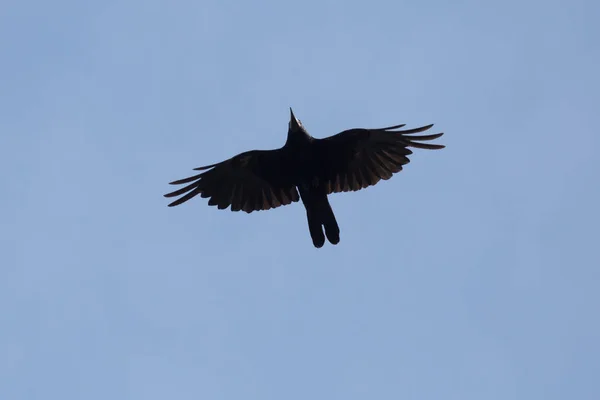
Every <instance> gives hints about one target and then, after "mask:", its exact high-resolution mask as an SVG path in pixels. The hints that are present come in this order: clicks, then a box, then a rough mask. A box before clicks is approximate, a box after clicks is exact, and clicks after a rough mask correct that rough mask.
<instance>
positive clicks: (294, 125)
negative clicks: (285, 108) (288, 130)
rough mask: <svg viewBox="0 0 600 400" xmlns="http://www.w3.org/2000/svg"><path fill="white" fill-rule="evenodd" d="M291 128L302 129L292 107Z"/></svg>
mask: <svg viewBox="0 0 600 400" xmlns="http://www.w3.org/2000/svg"><path fill="white" fill-rule="evenodd" d="M290 126H293V127H295V128H298V127H300V122H299V121H298V120H297V119H296V116H295V115H294V112H293V111H292V107H290Z"/></svg>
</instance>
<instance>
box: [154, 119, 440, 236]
mask: <svg viewBox="0 0 600 400" xmlns="http://www.w3.org/2000/svg"><path fill="white" fill-rule="evenodd" d="M404 126H406V124H400V125H394V126H388V127H386V128H377V129H367V128H353V129H348V130H344V131H342V132H340V133H338V134H336V135H333V136H329V137H326V138H322V139H319V138H315V137H312V136H311V135H310V134H309V133H308V131H307V130H306V128H305V127H304V125H303V124H302V122H301V121H300V120H299V119H297V118H296V116H295V115H294V112H293V110H292V108H291V107H290V121H289V123H288V133H287V139H286V142H285V144H284V145H283V147H281V148H279V149H273V150H251V151H246V152H243V153H240V154H237V155H236V156H233V157H231V158H229V159H227V160H225V161H221V162H218V163H215V164H211V165H206V166H203V167H197V168H194V169H193V170H194V171H203V172H200V173H198V174H196V175H193V176H190V177H188V178H184V179H179V180H176V181H173V182H170V183H169V184H171V185H184V184H186V186H184V187H183V188H180V189H178V190H175V191H173V192H170V193H167V194H165V195H164V196H165V197H167V198H172V197H177V196H181V197H179V198H178V199H176V200H174V201H173V202H171V203H170V204H168V206H169V207H174V206H177V205H180V204H182V203H184V202H186V201H188V200H190V199H191V198H193V197H196V196H198V195H199V196H200V197H201V198H208V199H209V200H208V205H209V206H217V208H218V209H221V210H223V209H227V208H228V207H230V208H231V211H245V212H246V213H251V212H254V211H261V210H270V209H273V208H277V207H281V206H285V205H289V204H292V203H295V202H298V201H300V200H301V201H302V203H303V204H304V207H305V209H306V217H307V220H308V230H309V232H310V236H311V239H312V242H313V245H314V246H315V247H316V248H321V247H323V245H324V244H325V237H327V240H328V241H329V242H330V243H331V244H333V245H336V244H338V243H339V242H340V228H339V225H338V223H337V220H336V218H335V214H334V213H333V210H332V208H331V204H330V203H329V199H328V195H330V194H332V193H339V192H350V191H357V190H361V189H364V188H367V187H370V186H373V185H375V184H377V183H378V182H380V181H381V180H388V179H390V178H391V177H392V175H394V174H396V173H398V172H400V171H402V168H403V166H404V165H406V164H408V163H409V162H410V160H409V158H408V156H409V155H411V154H412V151H411V150H410V149H409V148H411V147H412V148H418V149H427V150H439V149H443V148H444V147H445V146H444V145H441V144H433V143H423V142H428V141H431V140H434V139H437V138H439V137H441V136H442V135H443V133H435V134H427V135H415V134H417V133H421V132H424V131H427V130H429V129H430V128H431V127H432V126H433V124H430V125H425V126H422V127H419V128H413V129H404V130H402V129H401V128H403V127H404Z"/></svg>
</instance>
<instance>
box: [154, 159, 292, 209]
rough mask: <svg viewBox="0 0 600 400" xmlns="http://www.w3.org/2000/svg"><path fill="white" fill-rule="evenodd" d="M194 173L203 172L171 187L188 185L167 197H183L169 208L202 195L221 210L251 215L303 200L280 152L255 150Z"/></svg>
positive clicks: (199, 169)
mask: <svg viewBox="0 0 600 400" xmlns="http://www.w3.org/2000/svg"><path fill="white" fill-rule="evenodd" d="M194 170H196V171H204V172H202V173H200V174H197V175H194V176H190V177H189V178H184V179H179V180H176V181H173V182H171V184H172V185H182V184H188V185H186V186H184V187H183V188H181V189H178V190H175V191H173V192H170V193H167V194H165V197H168V198H171V197H177V196H182V197H180V198H178V199H177V200H175V201H173V202H172V203H170V204H169V207H174V206H177V205H179V204H181V203H184V202H186V201H188V200H190V199H191V198H193V197H195V196H197V195H200V197H202V198H208V199H209V201H208V205H210V206H217V207H218V208H219V209H221V210H222V209H226V208H228V207H231V211H240V210H243V211H245V212H247V213H251V212H253V211H259V210H269V209H271V208H275V207H280V206H283V205H287V204H290V203H292V202H296V201H298V200H299V199H300V197H299V195H298V191H297V189H296V186H295V185H294V184H293V182H291V179H290V178H289V165H288V162H287V161H286V157H285V155H284V154H283V153H282V152H281V150H280V149H278V150H252V151H248V152H245V153H241V154H238V155H236V156H235V157H232V158H230V159H228V160H225V161H222V162H220V163H217V164H212V165H208V166H204V167H198V168H194Z"/></svg>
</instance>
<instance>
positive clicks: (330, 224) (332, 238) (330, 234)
mask: <svg viewBox="0 0 600 400" xmlns="http://www.w3.org/2000/svg"><path fill="white" fill-rule="evenodd" d="M325 201H326V202H327V204H326V205H327V207H324V208H323V210H322V211H321V223H322V224H323V226H324V227H325V234H326V235H327V240H329V242H331V244H338V243H339V242H340V227H339V226H338V223H337V221H336V219H335V214H334V213H333V210H332V209H331V205H330V204H329V201H327V198H325Z"/></svg>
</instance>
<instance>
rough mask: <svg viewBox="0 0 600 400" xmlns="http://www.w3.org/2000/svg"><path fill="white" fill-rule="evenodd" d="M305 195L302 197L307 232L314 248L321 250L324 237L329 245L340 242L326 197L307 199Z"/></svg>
mask: <svg viewBox="0 0 600 400" xmlns="http://www.w3.org/2000/svg"><path fill="white" fill-rule="evenodd" d="M306 197H308V196H306V194H305V195H304V197H303V200H304V206H305V207H306V217H307V219H308V230H309V231H310V237H311V238H312V241H313V244H314V245H315V247H316V248H321V247H323V245H324V244H325V235H327V239H328V240H329V242H330V243H331V244H338V243H339V242H340V228H339V226H338V223H337V221H336V219H335V215H334V214H333V210H332V209H331V205H330V204H329V201H328V199H327V195H323V196H322V197H321V196H319V197H317V198H314V197H313V198H310V200H309V199H307V198H306ZM323 228H325V235H324V234H323Z"/></svg>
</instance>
